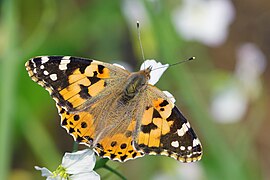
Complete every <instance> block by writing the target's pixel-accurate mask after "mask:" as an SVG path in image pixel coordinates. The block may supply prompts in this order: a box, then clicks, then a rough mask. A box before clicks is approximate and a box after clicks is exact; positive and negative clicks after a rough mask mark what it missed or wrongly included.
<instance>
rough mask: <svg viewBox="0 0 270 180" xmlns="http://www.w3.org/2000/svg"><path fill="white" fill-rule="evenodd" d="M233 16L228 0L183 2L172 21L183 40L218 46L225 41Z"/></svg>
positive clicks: (185, 0) (192, 0) (231, 6)
mask: <svg viewBox="0 0 270 180" xmlns="http://www.w3.org/2000/svg"><path fill="white" fill-rule="evenodd" d="M234 16H235V11H234V6H233V4H232V3H231V1H230V0H183V3H182V4H181V6H179V7H178V8H176V10H175V11H174V13H173V14H172V20H173V22H174V25H175V28H176V30H177V32H178V33H179V35H180V36H181V37H183V38H184V39H187V40H196V41H199V42H201V43H203V44H205V45H208V46H218V45H220V44H222V43H224V41H225V40H226V38H227V36H228V30H229V26H230V24H231V23H232V21H233V20H234Z"/></svg>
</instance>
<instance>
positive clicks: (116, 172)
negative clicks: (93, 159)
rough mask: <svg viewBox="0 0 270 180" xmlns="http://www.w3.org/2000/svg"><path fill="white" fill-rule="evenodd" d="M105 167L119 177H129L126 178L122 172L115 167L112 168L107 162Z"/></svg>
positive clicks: (124, 179)
mask: <svg viewBox="0 0 270 180" xmlns="http://www.w3.org/2000/svg"><path fill="white" fill-rule="evenodd" d="M103 168H105V169H107V170H109V171H111V172H112V173H114V174H116V175H117V176H118V177H120V178H121V179H123V180H126V179H127V178H125V177H124V176H123V175H122V174H120V173H119V172H118V171H116V170H115V169H113V168H111V167H110V166H108V165H107V164H104V166H103Z"/></svg>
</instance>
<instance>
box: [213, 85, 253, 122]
mask: <svg viewBox="0 0 270 180" xmlns="http://www.w3.org/2000/svg"><path fill="white" fill-rule="evenodd" d="M247 106H248V99H247V97H246V96H245V94H244V93H243V92H241V89H240V88H239V87H238V86H237V85H236V84H234V83H232V84H230V85H228V86H227V87H224V89H223V90H222V91H219V92H218V93H217V94H216V95H215V96H214V97H213V101H212V104H211V112H212V115H213V117H214V119H215V120H216V121H218V122H222V123H232V122H236V121H239V120H240V119H241V118H242V117H243V116H244V115H245V113H246V110H247Z"/></svg>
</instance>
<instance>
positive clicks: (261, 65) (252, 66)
mask: <svg viewBox="0 0 270 180" xmlns="http://www.w3.org/2000/svg"><path fill="white" fill-rule="evenodd" d="M266 62H267V61H266V57H265V55H264V54H263V52H262V51H261V50H260V49H259V48H258V46H256V45H255V44H253V43H245V44H243V45H242V46H241V47H240V48H238V50H237V62H236V69H235V76H236V78H237V79H238V80H239V82H240V83H241V86H242V89H243V90H244V91H245V94H247V95H248V96H249V97H250V98H251V99H256V98H257V97H258V96H259V94H260V92H261V89H262V83H261V80H260V76H261V75H262V73H263V72H264V70H265V68H266Z"/></svg>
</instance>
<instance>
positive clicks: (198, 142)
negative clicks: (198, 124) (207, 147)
mask: <svg viewBox="0 0 270 180" xmlns="http://www.w3.org/2000/svg"><path fill="white" fill-rule="evenodd" d="M199 144H201V143H200V141H199V139H198V138H196V139H193V144H192V146H193V147H195V146H197V145H199Z"/></svg>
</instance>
